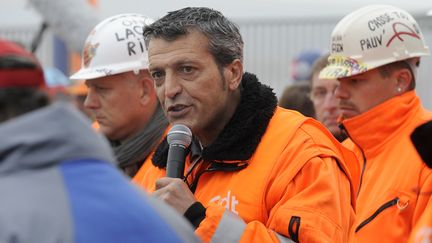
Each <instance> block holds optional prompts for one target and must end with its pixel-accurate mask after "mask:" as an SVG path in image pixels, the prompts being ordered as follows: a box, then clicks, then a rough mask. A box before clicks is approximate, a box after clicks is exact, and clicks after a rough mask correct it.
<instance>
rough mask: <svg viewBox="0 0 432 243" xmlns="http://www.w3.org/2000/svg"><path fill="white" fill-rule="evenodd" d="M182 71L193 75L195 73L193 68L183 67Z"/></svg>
mask: <svg viewBox="0 0 432 243" xmlns="http://www.w3.org/2000/svg"><path fill="white" fill-rule="evenodd" d="M181 71H182V72H183V73H191V72H192V71H193V67H191V66H183V67H181Z"/></svg>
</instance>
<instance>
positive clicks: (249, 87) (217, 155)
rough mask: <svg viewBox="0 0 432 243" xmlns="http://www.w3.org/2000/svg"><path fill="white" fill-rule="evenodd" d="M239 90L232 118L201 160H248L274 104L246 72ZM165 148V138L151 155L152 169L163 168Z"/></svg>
mask: <svg viewBox="0 0 432 243" xmlns="http://www.w3.org/2000/svg"><path fill="white" fill-rule="evenodd" d="M241 88H242V94H241V101H240V103H239V106H238V107H237V109H236V112H235V113H234V116H233V117H232V118H231V120H230V121H229V122H228V124H227V125H226V126H225V128H224V129H223V130H222V132H221V134H220V135H219V136H218V138H217V139H216V140H215V142H214V143H213V144H212V145H210V146H208V147H205V148H203V150H202V151H201V156H202V158H203V159H204V160H205V161H216V162H225V163H226V162H229V161H236V162H239V161H247V160H249V158H250V157H251V156H252V155H253V153H254V152H255V149H256V148H257V146H258V144H259V142H260V141H261V137H262V136H263V135H264V132H265V130H266V129H267V126H268V124H269V122H270V119H271V117H272V116H273V114H274V111H275V109H276V105H277V98H276V96H275V94H274V93H273V91H272V89H271V88H270V87H268V86H266V85H263V84H261V83H260V82H259V81H258V79H257V78H256V76H255V75H253V74H250V73H245V74H244V75H243V78H242V87H241ZM191 147H192V148H196V147H197V146H195V145H193V146H191ZM168 148H169V146H168V143H167V140H166V137H165V139H164V140H163V141H162V143H161V144H160V145H159V146H158V148H157V149H156V151H155V154H154V155H153V158H152V161H153V164H154V165H155V166H157V167H159V168H165V167H166V161H167V157H168ZM192 150H194V149H192ZM192 153H194V151H192Z"/></svg>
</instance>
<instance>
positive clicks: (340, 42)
mask: <svg viewBox="0 0 432 243" xmlns="http://www.w3.org/2000/svg"><path fill="white" fill-rule="evenodd" d="M427 55H429V48H428V47H427V46H426V43H425V41H424V38H423V34H422V32H421V31H420V27H419V26H418V24H417V22H416V21H415V20H414V18H413V17H412V16H411V15H410V14H409V13H408V12H406V11H404V10H401V9H399V8H396V7H392V6H387V5H372V6H368V7H364V8H361V9H359V10H357V11H354V12H353V13H351V14H349V15H347V16H345V17H344V18H343V19H342V20H341V21H339V23H338V24H337V25H336V27H335V28H334V30H333V32H332V35H331V55H330V56H329V58H328V61H329V62H328V63H329V64H328V65H327V67H325V68H324V69H323V70H322V71H321V72H320V78H322V79H335V78H343V77H350V76H354V75H357V74H360V73H363V72H366V71H368V70H371V69H374V68H377V67H379V66H382V65H385V64H388V63H392V62H396V61H400V60H405V59H409V58H412V57H420V56H427Z"/></svg>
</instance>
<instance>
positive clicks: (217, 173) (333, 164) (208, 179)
mask: <svg viewBox="0 0 432 243" xmlns="http://www.w3.org/2000/svg"><path fill="white" fill-rule="evenodd" d="M144 37H145V40H146V44H147V45H148V50H149V71H150V74H151V76H152V78H153V81H154V85H155V89H156V93H157V95H158V98H159V100H160V102H161V105H162V108H163V110H164V112H165V114H166V116H167V117H168V119H169V121H170V123H172V124H175V125H178V124H183V125H186V126H188V127H189V128H190V129H191V131H192V133H193V135H194V137H193V139H192V144H191V147H190V153H189V155H188V157H187V159H186V164H185V168H184V173H182V174H183V176H181V177H182V178H169V177H166V166H167V155H168V153H169V147H168V144H167V141H166V140H164V141H163V142H162V143H161V144H160V145H159V147H158V148H157V150H156V152H155V154H154V156H153V157H152V163H153V164H152V167H151V168H149V169H148V171H147V173H146V174H145V176H144V177H143V180H141V181H139V184H140V185H141V186H142V187H143V188H145V189H147V190H149V191H152V192H153V193H152V195H153V196H154V197H156V198H160V199H162V200H164V201H165V202H167V203H168V204H169V205H171V206H173V207H174V208H175V209H176V210H177V211H178V212H179V213H181V214H183V215H184V216H185V218H187V219H188V220H189V221H190V222H191V223H192V224H193V225H194V226H195V227H196V231H195V232H196V234H197V235H198V236H200V237H201V239H202V240H204V241H205V242H209V241H220V242H278V241H281V242H291V240H292V241H300V242H346V240H347V237H348V230H349V228H350V226H351V223H352V219H353V217H354V197H355V195H356V191H355V188H357V186H358V185H356V183H357V179H356V178H357V176H358V173H359V172H358V171H357V170H355V169H356V168H348V167H347V166H348V165H349V164H351V165H353V166H355V160H356V158H355V156H354V154H352V152H351V151H349V150H346V149H345V148H344V147H343V146H342V145H340V144H339V143H338V142H337V140H336V139H334V138H333V136H331V134H330V133H329V132H328V131H327V130H326V129H325V128H324V127H323V126H322V125H321V124H319V123H318V122H317V121H315V120H313V119H311V118H306V117H305V116H303V115H301V114H299V113H298V112H294V111H290V110H286V109H282V108H280V107H278V106H277V98H276V96H275V94H274V93H273V92H272V90H271V89H270V88H269V87H267V86H265V85H263V84H261V83H260V82H259V81H258V79H257V77H256V76H255V75H253V74H251V73H247V72H246V73H245V72H244V71H243V41H242V37H241V35H240V33H239V30H238V28H237V26H236V25H235V24H234V23H233V22H231V21H230V20H228V19H227V18H226V17H225V16H223V15H222V14H221V13H220V12H218V11H215V10H212V9H209V8H184V9H180V10H176V11H173V12H170V13H168V14H167V15H165V16H164V17H162V18H161V19H159V20H157V21H156V22H154V23H153V24H151V25H149V26H147V27H146V28H145V30H144ZM353 160H354V161H353ZM148 162H150V161H148ZM146 163H147V162H146ZM351 179H352V181H353V184H351V183H350V182H351Z"/></svg>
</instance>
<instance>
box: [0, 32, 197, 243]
mask: <svg viewBox="0 0 432 243" xmlns="http://www.w3.org/2000/svg"><path fill="white" fill-rule="evenodd" d="M45 91H46V83H45V79H44V75H43V70H42V67H41V66H40V64H39V62H38V60H37V59H36V58H35V57H34V56H33V55H32V54H31V53H29V52H27V51H26V50H24V49H23V48H21V47H20V46H18V45H16V44H14V43H12V42H9V41H5V40H0V134H1V135H2V138H3V139H1V140H0V157H1V163H0V194H1V195H2V199H1V200H0V215H1V217H0V242H2V243H17V242H45V243H54V242H82V243H91V242H105V243H114V242H125V243H138V242H191V241H192V242H197V239H196V237H195V236H194V234H193V231H192V228H191V227H190V225H188V224H187V222H186V221H185V220H184V219H182V218H181V217H180V216H179V215H177V214H176V213H175V212H174V211H173V209H171V208H169V207H168V206H164V205H163V203H162V202H155V201H154V199H150V198H148V197H146V196H145V195H144V194H142V192H141V191H139V190H138V189H137V188H135V187H134V186H132V185H131V184H130V183H129V181H128V180H127V179H126V178H125V177H124V176H123V175H122V174H121V173H120V172H119V171H118V170H117V169H116V168H115V166H114V164H115V163H116V161H115V158H114V156H113V154H112V151H111V149H110V147H109V145H108V143H107V141H106V140H105V138H103V137H102V136H100V135H98V134H96V133H95V132H94V131H93V129H92V128H91V127H90V123H89V121H88V120H86V119H85V117H84V116H83V115H82V114H81V113H80V112H78V111H77V110H76V109H75V108H74V107H73V106H72V105H70V104H69V103H66V102H55V103H54V104H53V105H49V104H50V102H49V95H48V94H47V93H46V92H45ZM168 219H169V220H168ZM173 220H175V221H176V222H173Z"/></svg>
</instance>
